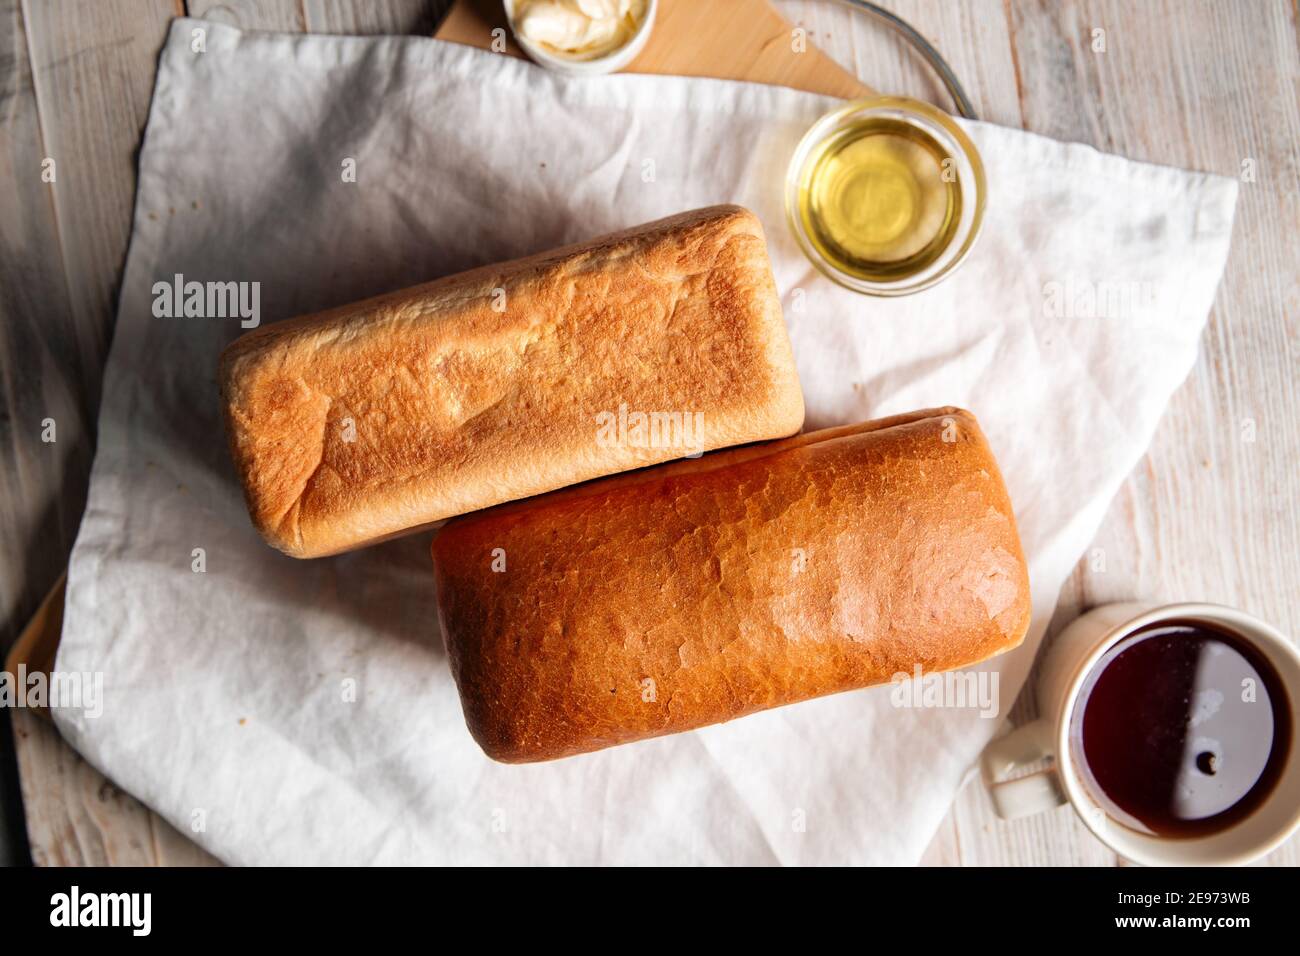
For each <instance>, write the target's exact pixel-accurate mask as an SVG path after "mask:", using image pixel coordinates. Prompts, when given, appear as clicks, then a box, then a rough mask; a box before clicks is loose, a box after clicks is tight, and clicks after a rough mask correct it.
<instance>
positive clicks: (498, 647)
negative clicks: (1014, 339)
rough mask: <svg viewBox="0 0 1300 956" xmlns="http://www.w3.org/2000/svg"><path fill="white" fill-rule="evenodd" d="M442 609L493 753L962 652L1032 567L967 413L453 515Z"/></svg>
mask: <svg viewBox="0 0 1300 956" xmlns="http://www.w3.org/2000/svg"><path fill="white" fill-rule="evenodd" d="M433 554H434V565H435V577H436V579H437V588H438V603H439V613H440V617H441V621H442V627H443V634H444V636H445V639H446V642H447V649H448V653H449V656H450V660H451V667H452V672H453V674H454V675H455V678H456V682H457V686H458V687H459V689H460V696H461V703H462V705H463V707H464V710H465V718H466V721H467V723H468V725H469V729H470V732H471V733H472V734H473V735H474V738H475V739H476V740H477V741H478V742H479V744H480V745H481V746H482V747H483V750H484V751H485V752H486V753H487V754H488V756H490V757H493V758H495V759H497V760H502V761H507V762H521V761H533V760H550V759H553V758H556V757H565V756H568V755H571V754H578V753H583V752H585V751H591V750H598V749H600V748H602V747H608V746H612V745H614V744H620V743H626V742H629V741H633V740H640V739H642V738H646V737H654V736H658V735H660V734H668V733H675V732H677V731H683V730H690V729H692V728H696V727H702V726H705V725H707V724H712V723H717V722H719V721H724V720H729V719H731V718H733V717H740V716H742V715H744V714H749V713H752V712H754V711H757V710H762V709H765V708H768V707H775V706H778V705H780V704H789V703H793V702H795V701H800V700H805V699H808V698H811V697H818V696H820V695H823V694H832V693H836V692H837V691H844V690H851V689H854V688H859V687H866V686H868V685H871V684H879V683H883V682H886V681H889V680H890V679H891V677H892V676H893V675H894V674H896V673H900V672H901V673H907V674H911V673H912V670H913V667H914V665H917V664H919V665H920V666H921V667H922V668H923V669H924V670H925V671H933V670H945V669H950V668H955V667H963V666H966V665H969V664H974V663H976V662H978V661H982V660H984V659H985V658H988V657H991V656H993V655H995V654H998V653H1001V652H1002V651H1005V650H1008V649H1010V648H1012V647H1015V646H1016V645H1017V644H1019V643H1020V641H1021V640H1022V639H1023V637H1024V634H1025V630H1026V628H1027V627H1028V624H1029V608H1030V604H1029V581H1028V573H1027V571H1026V568H1025V562H1024V557H1023V555H1022V553H1021V550H1020V541H1019V538H1018V536H1017V534H1016V526H1015V519H1014V517H1013V516H1012V512H1011V504H1010V502H1009V501H1008V499H1007V493H1006V490H1005V488H1004V487H1003V484H1002V478H1001V475H1000V474H999V472H998V467H997V463H996V462H995V461H994V458H993V455H992V453H991V451H990V450H989V447H988V444H987V442H986V441H985V439H984V436H983V434H982V433H981V431H980V429H979V425H978V424H977V423H976V421H975V419H974V417H973V416H972V415H970V413H968V412H965V411H962V410H960V409H956V408H943V409H932V410H927V411H922V412H915V413H912V414H910V415H901V416H897V417H894V418H889V419H883V420H881V421H876V422H868V423H865V424H860V425H850V426H846V427H842V428H834V429H827V430H824V431H818V432H812V433H809V434H803V435H798V436H795V437H794V438H790V439H785V440H783V441H775V442H767V443H764V444H760V445H751V446H746V447H742V448H737V449H732V450H730V451H724V452H718V453H715V454H711V455H707V456H705V457H704V458H702V459H699V460H696V461H680V462H675V463H672V464H668V465H661V466H659V467H655V468H647V469H644V470H642V471H638V472H633V473H630V474H626V475H620V476H615V477H613V478H606V479H602V480H598V481H593V482H589V483H587V484H585V485H580V486H576V487H573V488H568V489H565V490H562V491H558V492H553V493H551V494H548V495H543V496H540V497H537V498H533V499H530V500H527V501H521V502H514V503H511V504H507V505H502V506H500V507H497V508H493V509H490V510H488V511H483V512H479V513H477V514H473V515H466V516H464V517H461V518H458V519H455V520H453V521H451V522H450V523H448V524H447V525H446V526H445V527H444V528H443V529H442V531H441V533H440V534H439V535H438V537H437V538H436V539H435V541H434V545H433Z"/></svg>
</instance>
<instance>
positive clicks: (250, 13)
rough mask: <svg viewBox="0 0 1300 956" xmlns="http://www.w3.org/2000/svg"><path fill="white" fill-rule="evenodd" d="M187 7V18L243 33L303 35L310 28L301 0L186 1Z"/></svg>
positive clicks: (185, 6)
mask: <svg viewBox="0 0 1300 956" xmlns="http://www.w3.org/2000/svg"><path fill="white" fill-rule="evenodd" d="M184 8H185V13H186V14H187V15H188V16H191V17H200V18H202V19H204V20H212V21H213V22H215V23H225V24H228V25H230V26H232V27H239V28H240V29H241V30H273V31H278V32H280V33H302V32H304V31H305V30H306V29H307V15H306V13H305V12H304V10H303V4H302V0H185V3H184Z"/></svg>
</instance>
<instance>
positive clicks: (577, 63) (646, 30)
mask: <svg viewBox="0 0 1300 956" xmlns="http://www.w3.org/2000/svg"><path fill="white" fill-rule="evenodd" d="M503 2H504V6H505V8H506V19H507V20H508V21H509V23H510V32H511V33H512V34H514V38H515V42H516V43H518V44H519V47H520V49H522V50H523V51H524V52H525V53H527V54H528V58H529V59H530V60H532V61H533V62H534V63H537V64H538V65H540V66H544V67H546V68H547V69H548V70H554V71H555V72H556V73H564V74H567V75H569V76H600V75H602V74H605V73H613V72H615V71H616V70H621V69H623V67H625V66H627V65H628V64H629V63H631V62H632V61H633V60H634V59H636V56H637V54H638V53H640V52H641V51H642V50H643V49H644V48H645V45H646V41H647V40H649V39H650V31H651V29H653V27H654V22H655V14H656V13H658V12H659V0H647V2H646V10H645V17H643V18H642V20H641V24H640V26H638V27H637V28H636V32H635V33H633V34H632V36H631V38H630V39H629V40H628V41H627V42H626V43H624V44H623V45H622V46H621V47H618V48H617V49H614V50H611V51H610V52H608V53H605V54H602V55H601V56H598V57H594V58H592V59H589V60H579V59H575V58H573V57H567V56H560V55H559V54H557V53H551V52H549V51H547V50H545V49H543V48H542V47H541V46H540V45H539V44H536V43H532V42H531V41H529V40H528V38H527V37H525V36H522V35H521V34H520V33H519V31H518V30H516V29H515V0H503Z"/></svg>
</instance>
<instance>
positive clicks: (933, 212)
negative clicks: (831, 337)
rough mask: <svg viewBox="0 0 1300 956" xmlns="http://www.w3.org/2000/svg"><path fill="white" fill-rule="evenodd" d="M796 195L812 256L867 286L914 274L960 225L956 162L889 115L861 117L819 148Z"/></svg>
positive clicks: (912, 127)
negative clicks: (811, 248) (813, 252)
mask: <svg viewBox="0 0 1300 956" xmlns="http://www.w3.org/2000/svg"><path fill="white" fill-rule="evenodd" d="M798 190H799V191H798V206H799V211H798V214H799V216H800V218H801V219H802V221H803V226H804V229H805V230H806V232H807V235H808V238H809V240H810V241H811V242H812V243H813V245H815V246H816V247H817V251H818V252H819V253H821V255H822V256H824V257H825V259H826V260H827V261H828V263H829V264H830V265H832V266H834V267H835V268H837V269H839V270H841V271H842V272H844V273H847V274H848V275H851V276H856V277H857V278H859V279H863V280H866V281H869V282H882V281H891V280H898V279H906V278H908V277H909V276H912V275H916V274H917V273H919V272H921V271H922V270H924V269H925V268H926V267H928V266H930V265H931V264H932V263H934V262H935V261H936V260H937V259H938V258H939V257H940V256H941V255H942V254H943V252H944V250H945V249H946V248H947V247H948V245H949V243H951V241H952V239H953V237H954V235H955V234H956V232H957V228H958V224H959V223H960V221H961V212H962V194H961V184H960V183H959V182H958V177H957V164H956V163H955V162H953V160H952V158H951V157H950V156H949V155H948V153H947V152H946V151H945V150H944V148H943V147H942V146H941V145H940V144H939V143H938V142H937V141H936V140H935V139H934V138H932V137H931V136H930V135H928V134H927V133H926V132H925V131H924V130H922V129H918V128H917V127H916V126H915V125H912V124H909V123H906V122H902V121H899V120H897V119H892V118H890V117H884V116H867V117H863V118H861V119H859V120H857V121H855V122H852V123H850V124H848V125H847V126H845V127H843V128H841V129H840V130H838V131H836V133H835V134H834V135H832V136H830V137H828V138H827V139H826V140H825V141H824V142H822V143H820V144H818V145H817V147H816V148H815V149H814V150H813V152H812V153H811V154H810V155H809V156H808V159H807V161H806V162H805V163H804V165H803V170H802V174H801V176H800V180H799V184H798Z"/></svg>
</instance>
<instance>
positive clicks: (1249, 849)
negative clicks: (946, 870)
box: [981, 604, 1300, 866]
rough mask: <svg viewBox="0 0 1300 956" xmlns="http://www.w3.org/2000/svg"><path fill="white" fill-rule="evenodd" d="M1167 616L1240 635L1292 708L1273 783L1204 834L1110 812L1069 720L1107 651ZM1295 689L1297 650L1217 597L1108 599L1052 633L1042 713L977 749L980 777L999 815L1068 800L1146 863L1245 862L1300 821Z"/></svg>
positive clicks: (1041, 689)
mask: <svg viewBox="0 0 1300 956" xmlns="http://www.w3.org/2000/svg"><path fill="white" fill-rule="evenodd" d="M1163 621H1178V622H1180V623H1183V622H1203V623H1205V624H1208V625H1210V626H1212V627H1213V626H1217V627H1218V628H1219V629H1221V630H1227V631H1229V632H1231V633H1234V634H1237V635H1240V636H1241V637H1242V638H1243V639H1245V640H1246V641H1247V642H1249V643H1250V644H1251V645H1252V646H1253V647H1255V648H1256V649H1257V650H1258V651H1259V652H1260V653H1261V654H1262V655H1263V656H1264V657H1265V658H1266V659H1267V660H1268V661H1269V663H1271V664H1272V665H1273V668H1274V669H1275V670H1276V671H1277V674H1278V676H1279V677H1280V678H1281V681H1282V685H1283V687H1284V688H1285V690H1286V693H1287V697H1288V700H1287V701H1286V704H1287V706H1288V707H1289V709H1290V713H1291V725H1292V732H1291V743H1290V751H1289V753H1288V754H1287V757H1286V763H1285V765H1284V766H1283V769H1282V776H1281V778H1280V779H1279V780H1278V782H1277V784H1276V785H1275V786H1274V788H1273V790H1272V792H1271V793H1270V794H1269V795H1268V796H1267V797H1266V798H1265V801H1264V803H1263V804H1262V805H1261V806H1260V807H1258V808H1257V809H1256V810H1255V811H1254V812H1253V813H1251V814H1250V815H1249V816H1247V817H1245V818H1244V819H1242V820H1240V821H1238V822H1236V823H1235V824H1232V825H1230V826H1228V827H1226V828H1225V829H1222V830H1219V831H1217V832H1214V833H1209V834H1206V835H1203V836H1195V837H1168V836H1164V837H1161V836H1154V835H1152V834H1149V833H1141V832H1139V831H1137V830H1134V829H1131V828H1129V827H1127V826H1125V825H1124V824H1122V823H1120V822H1118V821H1116V820H1115V819H1113V818H1112V817H1111V816H1110V815H1108V814H1107V812H1106V811H1105V810H1104V809H1103V808H1102V806H1101V805H1100V804H1099V803H1098V802H1097V800H1096V799H1095V798H1094V797H1093V795H1092V794H1091V793H1090V792H1089V790H1088V788H1087V787H1086V786H1085V785H1084V783H1083V779H1082V777H1081V774H1080V768H1079V764H1078V754H1079V741H1078V740H1077V735H1074V734H1073V732H1072V730H1071V726H1072V717H1073V716H1074V708H1075V707H1076V705H1077V704H1078V701H1079V697H1080V692H1081V691H1082V689H1083V688H1084V686H1085V685H1086V683H1087V681H1088V678H1089V676H1090V675H1091V674H1092V673H1093V670H1094V668H1096V667H1097V664H1098V662H1099V661H1100V660H1101V658H1102V657H1103V656H1104V655H1105V654H1106V652H1107V651H1108V650H1110V649H1111V648H1112V647H1114V646H1115V645H1116V644H1117V643H1119V642H1120V641H1122V640H1124V639H1125V638H1126V637H1128V636H1129V635H1131V634H1133V633H1134V632H1135V631H1138V630H1140V629H1142V628H1144V627H1149V626H1151V625H1153V624H1158V623H1160V622H1163ZM1298 691H1300V653H1297V651H1296V649H1295V647H1294V646H1292V644H1291V642H1290V641H1288V640H1287V639H1286V638H1285V637H1284V636H1283V635H1282V634H1280V633H1278V632H1277V631H1276V630H1274V629H1273V628H1272V627H1270V626H1269V625H1267V624H1265V623H1264V622H1263V621H1260V620H1257V619H1256V618H1253V617H1251V616H1250V615H1249V614H1245V613H1243V612H1242V611H1237V610H1233V609H1232V608H1228V607H1222V606H1220V605H1217V604H1166V605H1155V604H1106V605H1103V606H1101V607H1098V608H1094V609H1093V610H1091V611H1089V612H1088V613H1086V614H1084V615H1083V616H1082V617H1080V618H1078V619H1077V620H1075V621H1073V622H1072V623H1071V624H1070V625H1069V626H1068V627H1067V628H1066V629H1065V630H1064V631H1062V632H1061V634H1060V636H1059V637H1058V638H1057V639H1056V643H1055V644H1054V645H1053V646H1052V648H1051V649H1050V650H1049V651H1048V654H1047V657H1046V659H1045V660H1044V662H1043V668H1042V671H1041V675H1040V677H1039V681H1038V686H1037V697H1038V709H1039V713H1040V714H1041V715H1042V716H1041V717H1039V719H1038V720H1036V721H1034V722H1033V723H1030V724H1026V725H1025V726H1023V727H1020V728H1018V729H1016V730H1014V731H1012V732H1011V733H1009V734H1007V735H1006V736H1004V737H1000V738H998V739H997V740H994V741H993V742H992V743H991V744H989V746H988V747H987V749H985V751H984V755H983V757H982V759H981V769H982V771H983V777H984V784H985V786H986V787H988V791H989V795H990V796H991V797H992V799H993V807H994V809H995V810H996V811H997V813H998V816H1000V817H1002V818H1003V819H1012V818H1015V817H1022V816H1026V815H1028V814H1031V813H1039V812H1041V811H1044V810H1048V809H1051V808H1053V807H1058V806H1061V805H1062V804H1064V803H1070V804H1072V805H1073V807H1074V809H1075V811H1076V812H1077V813H1078V814H1079V816H1080V817H1081V818H1082V819H1083V822H1084V824H1085V825H1086V826H1087V827H1088V829H1090V830H1091V831H1092V832H1093V833H1094V834H1096V836H1097V838H1098V839H1100V840H1101V841H1102V842H1103V843H1105V844H1106V845H1107V846H1109V847H1110V848H1111V849H1113V850H1114V851H1115V852H1116V853H1118V854H1119V855H1121V856H1123V857H1125V858H1127V859H1129V860H1132V861H1133V862H1135V863H1141V864H1143V865H1145V866H1206V865H1232V864H1240V863H1248V862H1250V861H1251V860H1254V859H1256V858H1258V857H1261V856H1263V855H1264V854H1266V853H1269V852H1271V851H1272V850H1274V849H1276V848H1277V847H1278V846H1279V845H1280V844H1281V843H1282V842H1283V841H1285V840H1286V839H1287V837H1289V836H1290V835H1291V834H1292V833H1294V832H1295V830H1296V827H1297V826H1298V825H1300V734H1297V733H1296V726H1295V725H1296V717H1297V711H1296V707H1295V701H1296V696H1297V692H1298ZM1043 758H1052V759H1053V761H1054V762H1053V764H1052V765H1051V766H1049V767H1048V768H1047V769H1045V770H1040V771H1038V772H1036V773H1031V774H1027V775H1022V776H1018V777H1017V776H1010V778H1009V775H1013V774H1014V773H1015V771H1016V770H1018V769H1020V768H1023V767H1024V766H1025V765H1027V764H1032V763H1035V762H1037V761H1039V760H1042V759H1043Z"/></svg>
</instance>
